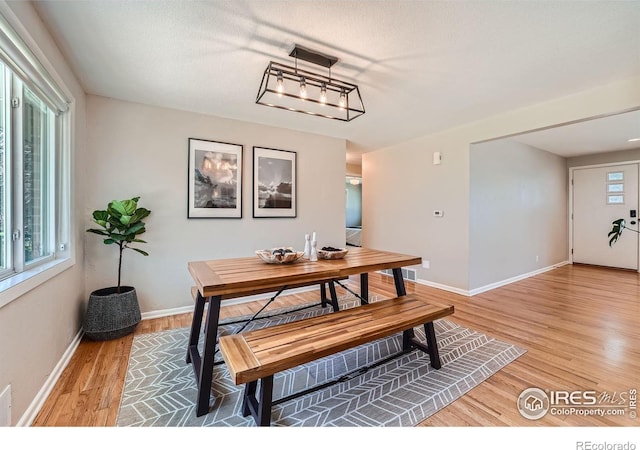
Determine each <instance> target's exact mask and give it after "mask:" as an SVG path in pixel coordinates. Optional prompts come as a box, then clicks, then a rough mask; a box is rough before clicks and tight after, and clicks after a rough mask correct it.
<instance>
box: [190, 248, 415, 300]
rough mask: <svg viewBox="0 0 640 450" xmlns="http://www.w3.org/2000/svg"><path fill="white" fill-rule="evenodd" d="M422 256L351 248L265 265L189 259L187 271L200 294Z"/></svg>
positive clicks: (394, 264) (389, 265)
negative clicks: (330, 256)
mask: <svg viewBox="0 0 640 450" xmlns="http://www.w3.org/2000/svg"><path fill="white" fill-rule="evenodd" d="M421 263H422V258H420V257H418V256H412V255H405V254H401V253H394V252H387V251H383V250H374V249H368V248H360V247H358V248H353V249H349V252H348V253H347V255H346V256H345V257H344V258H343V259H335V260H326V259H319V260H318V261H315V262H311V261H308V260H298V261H296V262H294V263H291V264H267V263H265V262H263V261H262V260H261V259H260V258H259V257H258V256H250V257H243V258H229V259H214V260H208V261H192V262H189V263H188V268H189V272H190V273H191V276H192V277H193V279H194V281H195V283H196V286H197V287H198V290H199V291H200V293H201V294H202V295H203V296H204V297H210V296H215V295H224V294H233V293H241V292H244V291H246V292H251V291H254V290H255V289H256V288H268V287H273V288H276V289H277V288H280V287H282V286H285V285H290V284H298V283H307V282H313V281H318V282H320V281H323V280H328V279H332V278H339V277H345V276H349V275H356V274H360V273H369V272H375V271H378V270H383V269H396V268H400V267H406V266H412V265H416V264H421Z"/></svg>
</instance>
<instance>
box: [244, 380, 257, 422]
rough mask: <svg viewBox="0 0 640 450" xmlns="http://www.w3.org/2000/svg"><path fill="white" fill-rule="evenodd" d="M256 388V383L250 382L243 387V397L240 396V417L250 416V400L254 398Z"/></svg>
mask: <svg viewBox="0 0 640 450" xmlns="http://www.w3.org/2000/svg"><path fill="white" fill-rule="evenodd" d="M257 387H258V382H257V381H250V382H249V383H247V384H245V385H244V395H243V396H242V417H247V416H250V415H251V408H250V407H249V405H250V404H251V399H254V400H255V398H256V388H257Z"/></svg>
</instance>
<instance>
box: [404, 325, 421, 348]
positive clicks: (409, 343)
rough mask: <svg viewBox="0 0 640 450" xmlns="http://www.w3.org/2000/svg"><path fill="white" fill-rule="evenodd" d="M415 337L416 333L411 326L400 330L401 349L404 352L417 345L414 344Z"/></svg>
mask: <svg viewBox="0 0 640 450" xmlns="http://www.w3.org/2000/svg"><path fill="white" fill-rule="evenodd" d="M415 338H416V334H415V333H414V331H413V328H411V329H410V330H404V331H403V332H402V350H403V351H405V352H406V351H409V350H412V349H414V348H416V347H418V346H417V345H416V342H415ZM418 348H420V347H418Z"/></svg>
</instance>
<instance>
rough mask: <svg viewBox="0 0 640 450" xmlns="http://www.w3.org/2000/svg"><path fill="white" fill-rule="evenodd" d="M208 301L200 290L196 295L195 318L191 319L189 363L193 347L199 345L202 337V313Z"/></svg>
mask: <svg viewBox="0 0 640 450" xmlns="http://www.w3.org/2000/svg"><path fill="white" fill-rule="evenodd" d="M205 303H206V301H205V299H204V297H203V296H202V295H200V292H199V291H198V295H197V296H196V302H195V306H194V308H193V319H192V321H191V332H190V334H189V345H188V347H187V364H190V363H191V348H192V347H193V346H196V347H197V345H198V339H200V329H201V327H202V313H203V312H204V305H205Z"/></svg>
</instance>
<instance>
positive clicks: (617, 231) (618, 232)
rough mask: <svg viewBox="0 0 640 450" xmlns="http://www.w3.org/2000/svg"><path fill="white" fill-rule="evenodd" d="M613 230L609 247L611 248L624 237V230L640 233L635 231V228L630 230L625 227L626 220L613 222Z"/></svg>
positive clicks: (610, 233) (610, 234) (610, 232)
mask: <svg viewBox="0 0 640 450" xmlns="http://www.w3.org/2000/svg"><path fill="white" fill-rule="evenodd" d="M611 225H612V228H611V231H609V234H608V236H609V247H611V246H612V245H613V244H614V243H615V242H616V241H617V240H618V238H619V237H620V236H622V230H624V229H627V230H629V231H633V232H634V233H640V232H639V231H638V230H634V229H633V228H629V227H627V226H626V225H625V221H624V219H617V220H614V221H613V222H611Z"/></svg>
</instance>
